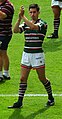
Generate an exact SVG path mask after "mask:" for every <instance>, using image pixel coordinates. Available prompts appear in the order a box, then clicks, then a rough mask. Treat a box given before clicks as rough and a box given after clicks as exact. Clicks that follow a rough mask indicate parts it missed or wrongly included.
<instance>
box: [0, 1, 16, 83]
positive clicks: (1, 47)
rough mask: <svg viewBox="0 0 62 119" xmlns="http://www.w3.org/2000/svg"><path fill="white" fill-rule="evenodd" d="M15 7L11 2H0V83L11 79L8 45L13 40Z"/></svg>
mask: <svg viewBox="0 0 62 119" xmlns="http://www.w3.org/2000/svg"><path fill="white" fill-rule="evenodd" d="M13 14H14V7H13V5H12V3H10V1H9V0H0V42H1V44H0V82H2V81H3V79H4V78H5V79H10V75H9V57H8V54H7V48H8V44H9V42H10V40H11V38H12V18H13Z"/></svg>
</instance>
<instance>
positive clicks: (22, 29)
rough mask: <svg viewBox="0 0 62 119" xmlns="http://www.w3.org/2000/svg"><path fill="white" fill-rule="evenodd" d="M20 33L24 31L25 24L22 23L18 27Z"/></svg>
mask: <svg viewBox="0 0 62 119" xmlns="http://www.w3.org/2000/svg"><path fill="white" fill-rule="evenodd" d="M19 29H20V33H22V32H23V31H25V23H24V22H23V23H22V24H20V25H19Z"/></svg>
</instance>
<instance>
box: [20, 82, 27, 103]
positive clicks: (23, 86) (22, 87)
mask: <svg viewBox="0 0 62 119" xmlns="http://www.w3.org/2000/svg"><path fill="white" fill-rule="evenodd" d="M26 89H27V83H20V87H19V98H18V101H19V102H21V103H22V100H23V97H24V94H25V91H26Z"/></svg>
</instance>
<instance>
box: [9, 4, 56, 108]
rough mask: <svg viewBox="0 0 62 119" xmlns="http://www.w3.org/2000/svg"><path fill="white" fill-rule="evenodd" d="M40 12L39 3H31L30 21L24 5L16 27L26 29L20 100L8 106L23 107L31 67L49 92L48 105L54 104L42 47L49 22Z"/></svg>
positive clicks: (15, 28)
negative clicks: (42, 18)
mask: <svg viewBox="0 0 62 119" xmlns="http://www.w3.org/2000/svg"><path fill="white" fill-rule="evenodd" d="M39 13H40V11H39V6H38V5H37V4H31V5H29V15H30V17H31V21H30V20H28V19H27V17H26V16H25V15H24V7H23V6H22V7H21V9H20V13H19V18H18V20H17V22H16V24H15V27H14V33H22V32H23V31H24V36H25V46H24V51H23V55H22V60H21V78H20V87H19V97H18V101H17V102H16V103H14V104H13V106H9V107H8V108H20V107H22V102H23V97H24V94H25V91H26V89H27V79H28V75H29V73H30V70H31V68H33V69H36V72H37V74H38V78H39V80H40V81H41V82H42V83H43V85H44V87H45V88H46V91H47V93H48V102H47V106H52V105H54V98H53V96H52V89H51V84H50V81H49V80H48V79H47V78H46V77H45V61H44V53H43V49H42V43H43V40H44V37H45V35H46V31H47V24H46V23H45V22H44V21H43V20H41V19H39V18H38V16H39ZM21 19H22V20H24V23H23V24H21V25H20V22H21Z"/></svg>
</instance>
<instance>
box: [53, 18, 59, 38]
mask: <svg viewBox="0 0 62 119" xmlns="http://www.w3.org/2000/svg"><path fill="white" fill-rule="evenodd" d="M59 25H60V18H58V19H54V34H55V35H57V36H58V29H59Z"/></svg>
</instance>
